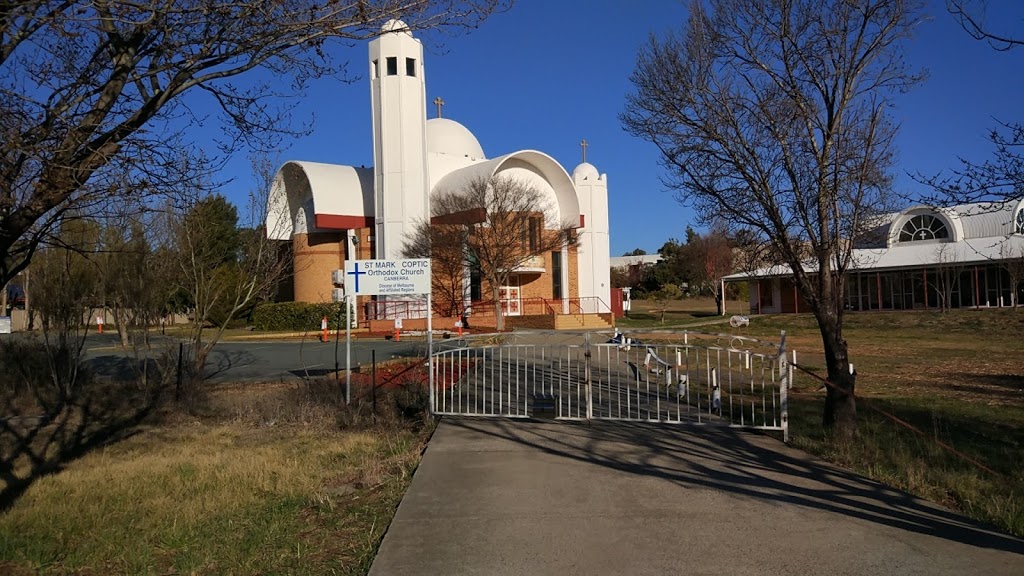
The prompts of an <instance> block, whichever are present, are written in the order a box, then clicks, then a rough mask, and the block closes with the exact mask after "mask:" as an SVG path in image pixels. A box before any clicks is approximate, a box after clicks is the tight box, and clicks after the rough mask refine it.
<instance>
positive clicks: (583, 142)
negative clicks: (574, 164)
mask: <svg viewBox="0 0 1024 576" xmlns="http://www.w3.org/2000/svg"><path fill="white" fill-rule="evenodd" d="M587 146H590V144H587V140H586V139H583V140H580V148H582V149H583V161H584V162H586V161H587Z"/></svg>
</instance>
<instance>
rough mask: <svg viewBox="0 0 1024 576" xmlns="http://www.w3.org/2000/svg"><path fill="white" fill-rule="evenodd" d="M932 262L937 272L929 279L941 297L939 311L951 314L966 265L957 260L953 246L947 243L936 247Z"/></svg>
mask: <svg viewBox="0 0 1024 576" xmlns="http://www.w3.org/2000/svg"><path fill="white" fill-rule="evenodd" d="M932 262H933V263H934V264H935V272H934V273H933V274H932V275H930V276H929V277H928V279H929V284H931V285H932V287H933V288H934V289H935V292H936V293H937V294H938V295H939V309H940V310H942V311H943V312H949V311H950V310H952V309H953V293H954V292H956V290H957V287H958V286H959V283H960V274H961V273H963V271H964V269H965V267H964V264H963V262H961V261H960V260H959V259H958V258H957V254H956V250H955V249H954V248H953V245H952V244H949V243H946V242H943V243H940V244H937V245H936V247H935V253H934V257H933V258H932Z"/></svg>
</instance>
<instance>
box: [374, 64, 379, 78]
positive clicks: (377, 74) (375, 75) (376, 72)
mask: <svg viewBox="0 0 1024 576" xmlns="http://www.w3.org/2000/svg"><path fill="white" fill-rule="evenodd" d="M373 77H374V78H380V62H378V61H376V60H374V61H373Z"/></svg>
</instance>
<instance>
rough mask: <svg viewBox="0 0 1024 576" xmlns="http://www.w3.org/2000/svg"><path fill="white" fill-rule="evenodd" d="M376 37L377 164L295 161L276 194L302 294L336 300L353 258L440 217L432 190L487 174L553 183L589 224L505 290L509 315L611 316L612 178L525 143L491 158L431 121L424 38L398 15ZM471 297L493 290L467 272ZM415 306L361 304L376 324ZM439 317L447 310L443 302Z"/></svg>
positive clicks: (396, 253) (447, 122) (576, 216)
mask: <svg viewBox="0 0 1024 576" xmlns="http://www.w3.org/2000/svg"><path fill="white" fill-rule="evenodd" d="M383 31H384V33H383V34H382V35H381V36H380V37H378V38H376V39H375V40H373V41H372V42H370V45H369V62H368V63H369V71H368V77H369V79H370V94H371V110H370V112H371V114H372V119H373V158H374V165H373V167H368V168H363V167H355V166H345V165H340V164H323V163H317V162H302V161H291V162H287V163H285V164H284V165H283V166H282V167H281V168H280V169H279V171H278V173H277V175H276V177H275V179H274V183H273V185H272V189H271V191H270V199H269V212H268V214H269V215H268V218H267V231H268V235H269V236H270V237H271V238H273V239H278V240H289V239H290V240H291V241H292V245H293V250H294V260H295V265H294V278H293V282H294V284H293V287H294V293H293V297H294V299H295V300H296V301H300V302H330V301H331V294H332V288H333V285H332V279H331V272H332V271H333V270H336V269H341V268H343V267H344V262H345V259H347V258H351V259H370V258H377V259H395V258H401V257H402V252H403V248H404V245H405V243H406V240H407V237H408V236H409V235H411V234H412V233H413V231H414V229H415V227H416V225H417V223H419V222H423V221H425V220H427V219H428V218H429V216H430V198H431V195H432V194H436V193H438V192H440V191H444V190H459V189H462V188H463V187H464V186H465V185H466V184H468V183H469V182H472V181H474V180H476V179H480V178H491V177H494V176H499V175H500V176H502V177H510V178H515V179H518V180H520V181H523V183H526V184H529V185H530V186H532V187H534V188H536V189H537V190H539V191H541V192H542V193H543V194H544V195H545V197H546V199H547V201H548V203H549V204H550V206H551V211H552V212H554V213H553V214H551V215H550V217H549V218H548V220H549V221H551V222H556V223H560V222H572V223H574V224H575V223H576V222H578V223H579V227H578V229H577V230H576V239H577V241H576V242H575V243H573V244H572V245H567V246H564V247H563V248H562V249H561V251H555V252H551V253H548V254H546V255H544V256H543V258H541V257H539V256H538V257H536V258H534V259H533V260H534V261H533V262H531V263H530V265H529V266H528V267H523V268H521V269H517V270H516V272H517V273H516V274H515V275H513V277H512V280H511V281H510V282H509V286H504V287H501V290H500V295H501V296H500V297H501V298H502V300H503V302H502V308H503V309H504V310H505V311H506V312H507V314H508V315H509V316H517V315H529V314H531V313H532V312H531V308H532V307H536V308H538V309H543V310H545V311H547V312H551V313H554V314H572V313H580V312H591V313H602V314H606V313H609V312H610V303H611V297H610V291H611V288H610V287H611V282H610V278H609V275H610V271H609V270H610V267H609V243H608V179H607V176H606V175H603V174H600V173H599V172H598V171H597V169H596V168H595V167H594V166H592V165H591V164H588V163H586V162H585V161H584V163H582V164H580V165H579V166H577V167H576V169H575V170H573V173H572V175H571V176H570V175H569V173H568V172H567V171H566V170H565V168H563V167H562V165H560V164H559V163H558V162H557V161H555V160H554V159H553V158H552V157H551V156H549V155H547V154H545V153H543V152H539V151H536V150H519V151H516V152H511V153H508V154H504V155H501V156H497V157H493V158H488V157H487V156H486V155H485V154H484V150H483V148H482V147H481V146H480V143H479V142H478V141H477V139H476V138H475V137H474V136H473V134H472V133H471V132H470V131H469V130H467V129H466V128H465V127H464V126H462V125H461V124H459V123H458V122H455V121H454V120H451V119H448V118H441V117H440V105H441V104H443V102H441V101H440V99H437V100H436V102H435V103H436V104H437V105H438V117H437V118H433V119H430V120H427V97H426V79H425V68H424V62H423V46H422V44H421V43H420V41H419V40H417V39H416V38H414V37H413V36H412V34H411V33H410V32H409V31H408V29H407V28H406V26H405V25H404V24H403V23H402V22H400V21H391V22H389V23H388V24H386V25H385V26H384V28H383ZM466 279H467V282H466V286H465V290H464V292H465V300H466V302H465V304H466V305H467V306H471V305H472V302H471V301H472V300H475V299H478V298H480V294H483V295H485V296H487V295H489V294H490V292H489V291H481V290H480V289H479V286H474V285H473V283H474V282H479V280H477V279H476V278H474V277H473V276H472V275H471V274H470V271H468V270H467V273H466ZM414 307H415V304H413V303H411V302H410V303H406V304H405V305H404V307H403V303H401V302H397V301H395V300H394V299H389V300H388V301H387V303H384V302H377V301H375V300H372V299H370V298H366V299H365V300H363V301H360V302H359V303H357V305H356V307H355V309H356V313H357V314H359V315H361V316H365V318H364V319H365V320H372V319H375V318H377V319H382V318H388V317H406V318H416V317H421V316H424V315H425V312H426V311H425V309H420V310H418V311H416V310H414V309H413V308H414ZM435 314H436V309H435Z"/></svg>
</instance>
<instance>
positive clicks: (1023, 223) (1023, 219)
mask: <svg viewBox="0 0 1024 576" xmlns="http://www.w3.org/2000/svg"><path fill="white" fill-rule="evenodd" d="M1014 222H1015V224H1014V226H1013V231H1014V232H1016V233H1017V234H1024V208H1021V209H1020V210H1017V218H1015V219H1014Z"/></svg>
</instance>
